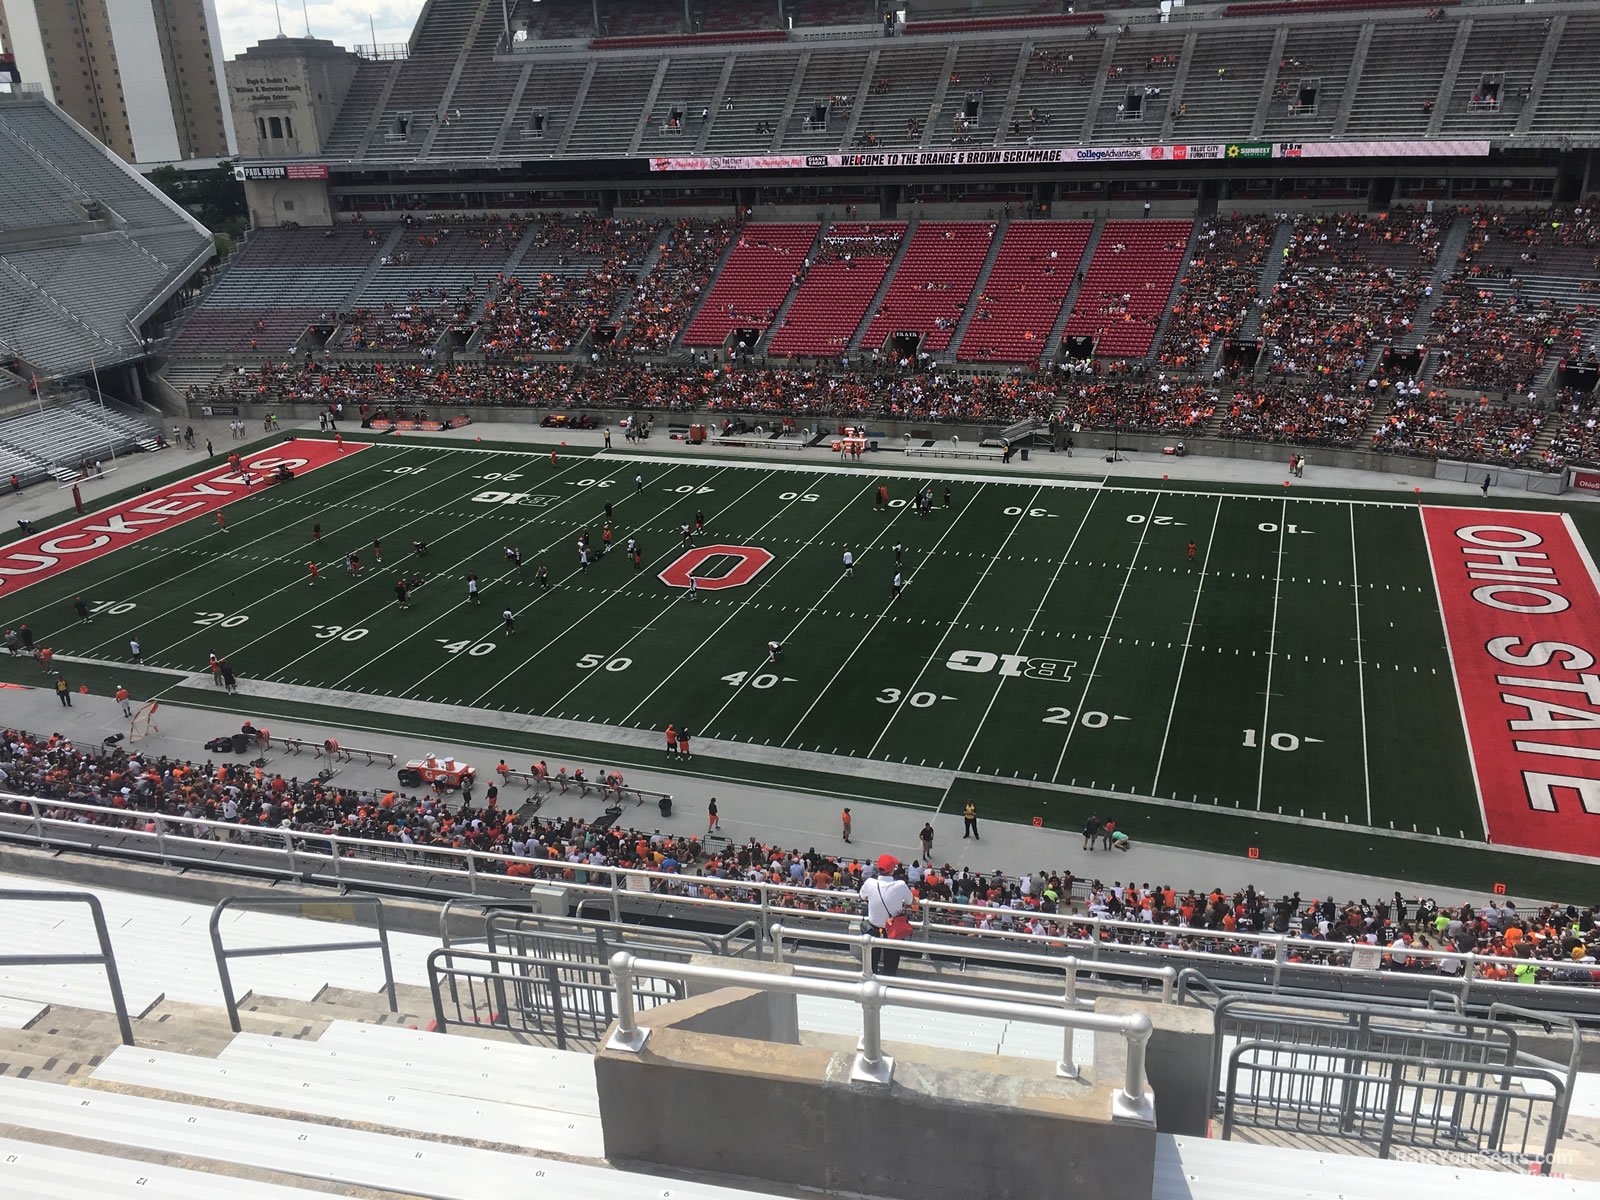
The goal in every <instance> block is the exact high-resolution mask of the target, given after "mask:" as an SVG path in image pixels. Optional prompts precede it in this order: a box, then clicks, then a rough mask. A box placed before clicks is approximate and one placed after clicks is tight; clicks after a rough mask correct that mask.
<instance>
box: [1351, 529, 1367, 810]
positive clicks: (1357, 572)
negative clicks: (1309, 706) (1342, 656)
mask: <svg viewBox="0 0 1600 1200" xmlns="http://www.w3.org/2000/svg"><path fill="white" fill-rule="evenodd" d="M1350 581H1351V582H1350V587H1351V589H1352V591H1353V592H1354V593H1355V603H1354V604H1353V605H1352V606H1351V607H1352V608H1354V609H1355V610H1356V690H1357V694H1358V697H1359V699H1360V701H1361V784H1362V787H1363V788H1364V789H1365V791H1366V796H1367V824H1368V825H1371V824H1372V770H1371V768H1370V767H1369V765H1368V763H1367V674H1366V671H1367V669H1366V663H1365V661H1364V660H1365V655H1364V654H1363V652H1362V649H1361V569H1360V566H1359V565H1358V564H1357V562H1356V510H1355V509H1354V508H1353V507H1352V508H1351V509H1350Z"/></svg>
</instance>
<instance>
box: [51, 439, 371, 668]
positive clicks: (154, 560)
mask: <svg viewBox="0 0 1600 1200" xmlns="http://www.w3.org/2000/svg"><path fill="white" fill-rule="evenodd" d="M380 461H381V460H380V459H378V458H374V460H373V464H372V465H373V466H376V465H377V464H378V462H380ZM329 465H330V466H331V465H332V464H329ZM221 469H222V468H220V467H219V468H218V470H221ZM367 469H368V468H366V467H363V468H361V469H360V470H358V471H355V472H353V473H352V474H350V475H345V476H341V477H339V478H332V477H330V478H328V479H327V480H326V481H325V482H321V483H318V484H315V485H314V486H312V487H311V488H310V490H309V492H306V491H302V492H297V493H296V494H295V495H293V496H285V497H284V498H283V499H281V500H276V501H273V502H272V503H270V504H269V505H268V506H267V507H266V509H265V510H263V511H262V512H261V513H258V514H256V515H257V516H265V515H266V514H267V513H269V512H272V511H274V510H275V509H278V508H282V507H284V506H286V505H288V504H292V503H295V502H296V501H304V500H306V499H309V498H310V496H314V495H315V494H316V493H317V492H319V491H321V490H323V489H324V488H329V487H335V486H337V485H338V484H341V483H348V482H350V480H352V479H356V478H359V477H360V476H361V475H362V474H363V473H364V472H365V471H366V470H367ZM208 473H209V472H200V474H208ZM387 482H389V481H388V480H384V481H382V482H380V483H375V484H373V485H372V488H376V487H382V486H383V484H384V483H387ZM372 488H364V489H362V490H361V491H359V492H357V493H356V495H358V496H361V495H365V494H366V493H367V492H369V491H371V490H372ZM256 494H257V495H260V494H261V493H259V492H258V493H256ZM224 507H226V506H224ZM250 519H251V520H254V519H255V518H254V517H252V518H250ZM196 524H199V522H196ZM235 527H236V528H237V526H235ZM174 528H176V529H181V528H182V526H181V525H180V526H175V527H174ZM278 532H279V530H277V529H274V530H273V531H272V532H271V533H264V534H262V535H261V536H260V537H258V538H252V539H251V540H250V541H248V542H242V543H240V544H239V546H238V547H237V549H239V550H248V549H249V548H250V547H251V546H254V545H256V544H257V543H258V542H264V541H266V540H267V539H268V538H270V537H274V536H276V535H277V533H278ZM210 536H212V535H211V534H209V533H207V534H203V535H202V537H210ZM189 547H190V543H185V544H184V545H181V546H169V547H168V548H166V549H165V550H163V551H161V553H159V554H156V555H152V556H151V557H149V558H144V559H140V560H139V561H138V563H137V564H136V565H134V566H129V567H124V568H123V569H122V570H120V571H117V572H116V573H115V574H112V575H107V576H106V577H105V578H104V579H103V580H100V581H98V582H96V583H95V584H94V585H93V587H94V588H95V589H96V590H99V589H103V588H105V587H106V586H107V585H108V584H110V583H112V582H114V581H115V580H118V579H121V578H122V577H123V576H124V575H129V574H132V573H133V572H135V571H144V570H146V569H147V568H149V567H151V566H153V565H155V564H158V563H161V562H163V561H164V560H166V559H168V558H170V557H172V556H173V555H175V554H181V553H183V552H184V551H186V550H188V549H189ZM129 548H131V547H129ZM90 565H91V564H89V563H84V564H82V566H84V567H87V566H90ZM211 565H212V564H211V563H210V562H201V563H199V564H198V565H196V566H193V567H190V568H189V569H188V570H187V571H180V572H178V574H176V575H169V576H165V577H163V578H162V580H161V582H160V583H157V584H153V585H152V586H150V587H147V588H142V589H141V590H139V591H137V592H134V593H133V594H132V595H130V596H123V597H121V599H123V600H125V601H126V600H133V599H136V598H137V597H139V596H144V595H148V594H149V593H150V592H157V591H166V590H167V589H169V588H171V587H172V585H173V584H174V583H176V582H177V581H178V580H180V579H182V578H184V577H185V576H186V575H193V574H194V573H195V572H196V571H203V570H205V569H207V568H208V567H210V566H211ZM247 574H248V572H247ZM230 582H234V581H233V580H230ZM205 594H207V595H209V594H210V593H205ZM190 599H194V597H190ZM175 611H177V610H176V609H168V610H167V611H166V612H163V613H157V614H156V618H155V619H159V618H161V617H164V616H167V615H169V614H170V613H172V612H175ZM141 619H143V618H141ZM76 624H77V622H75V621H74V622H71V623H70V624H68V625H63V626H61V628H60V629H57V630H54V631H53V632H51V633H44V634H40V635H39V638H40V640H41V641H42V640H44V639H46V638H49V637H54V636H59V635H60V634H62V633H64V632H65V631H66V630H68V629H70V628H72V627H73V625H76ZM106 644H107V643H105V642H97V643H96V644H95V646H94V647H91V649H94V648H98V647H99V646H103V645H106Z"/></svg>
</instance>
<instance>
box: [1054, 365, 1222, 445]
mask: <svg viewBox="0 0 1600 1200" xmlns="http://www.w3.org/2000/svg"><path fill="white" fill-rule="evenodd" d="M1058 404H1059V412H1060V413H1061V416H1062V419H1063V420H1065V421H1067V422H1068V423H1070V424H1075V425H1080V426H1082V427H1083V428H1084V429H1119V430H1126V431H1128V432H1130V433H1183V432H1186V431H1187V432H1191V433H1198V432H1199V430H1200V428H1201V427H1202V426H1204V424H1205V423H1206V421H1208V420H1210V418H1211V415H1212V412H1213V411H1214V409H1215V405H1216V398H1215V397H1214V396H1213V395H1210V394H1208V392H1207V390H1206V388H1205V386H1204V385H1203V384H1200V383H1180V382H1178V381H1177V380H1172V379H1167V378H1166V377H1165V376H1159V377H1157V379H1156V380H1155V381H1154V383H1148V382H1146V381H1143V380H1133V379H1127V378H1110V379H1096V380H1093V381H1092V382H1083V383H1079V384H1077V385H1075V386H1074V385H1068V386H1066V387H1063V388H1062V390H1061V393H1060V396H1059V401H1058Z"/></svg>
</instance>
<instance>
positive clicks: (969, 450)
mask: <svg viewBox="0 0 1600 1200" xmlns="http://www.w3.org/2000/svg"><path fill="white" fill-rule="evenodd" d="M906 454H907V456H908V457H911V458H1004V457H1005V451H1004V450H1001V449H999V448H998V447H995V446H950V445H939V444H937V443H935V444H934V445H932V446H907V447H906Z"/></svg>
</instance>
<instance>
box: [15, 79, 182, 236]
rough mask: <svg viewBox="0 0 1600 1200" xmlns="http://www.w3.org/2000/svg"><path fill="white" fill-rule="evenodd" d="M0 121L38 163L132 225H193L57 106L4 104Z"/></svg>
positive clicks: (143, 227)
mask: <svg viewBox="0 0 1600 1200" xmlns="http://www.w3.org/2000/svg"><path fill="white" fill-rule="evenodd" d="M0 123H4V124H5V125H7V126H9V127H10V128H11V130H12V131H13V133H15V134H16V135H17V136H18V137H19V138H21V139H23V140H25V141H26V142H27V143H28V145H29V146H31V147H32V148H33V157H36V160H40V161H43V162H44V163H46V164H48V166H50V167H53V168H54V169H55V170H56V171H58V172H60V173H61V174H62V175H65V176H67V177H68V178H70V179H71V180H73V182H74V183H75V184H76V185H77V186H78V187H80V188H81V189H83V191H84V193H85V194H86V195H88V196H91V197H93V198H94V199H96V200H99V201H101V202H103V203H104V204H105V205H106V206H107V207H109V208H111V209H113V210H114V211H115V212H116V213H117V214H118V215H119V216H120V217H122V219H123V220H125V221H127V222H128V224H129V225H131V226H133V227H135V228H139V229H154V228H160V227H162V226H168V225H175V224H178V225H192V221H191V220H190V218H189V217H188V216H187V215H186V214H185V213H184V212H183V210H182V209H180V208H178V207H177V205H175V204H173V203H172V202H171V201H170V200H168V199H166V197H164V196H163V195H161V193H160V192H158V191H156V190H155V189H154V188H152V187H150V186H148V185H147V184H145V183H144V181H143V180H141V179H140V178H139V176H138V174H137V173H136V172H135V171H134V170H133V168H132V167H130V166H128V165H127V164H126V163H124V162H123V161H122V160H121V159H119V158H117V157H116V155H114V154H112V153H111V151H110V150H108V149H106V147H104V146H103V145H101V144H100V143H99V142H97V141H96V140H95V139H94V138H92V137H90V136H89V135H88V133H86V132H85V131H84V130H82V129H81V128H79V127H78V126H77V125H75V124H73V123H72V122H71V121H70V120H68V119H67V118H66V117H65V115H64V114H63V113H62V112H61V111H60V110H59V109H57V108H56V107H55V106H54V105H50V104H46V103H43V102H42V101H41V102H40V103H38V104H14V103H13V104H6V105H5V106H4V107H3V108H0ZM24 161H25V160H24ZM18 166H19V164H17V163H13V162H8V163H7V170H11V171H15V170H17V169H18Z"/></svg>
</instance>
